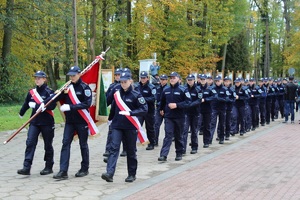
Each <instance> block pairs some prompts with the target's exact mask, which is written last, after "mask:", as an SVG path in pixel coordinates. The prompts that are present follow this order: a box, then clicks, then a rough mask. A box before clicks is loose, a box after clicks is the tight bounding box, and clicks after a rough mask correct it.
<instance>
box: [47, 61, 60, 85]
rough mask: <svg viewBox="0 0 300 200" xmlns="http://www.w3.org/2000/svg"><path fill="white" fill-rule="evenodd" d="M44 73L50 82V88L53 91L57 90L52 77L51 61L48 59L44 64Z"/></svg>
mask: <svg viewBox="0 0 300 200" xmlns="http://www.w3.org/2000/svg"><path fill="white" fill-rule="evenodd" d="M46 72H47V74H48V80H49V81H50V87H51V88H52V89H53V90H57V83H56V80H55V77H54V73H53V68H52V60H51V59H48V60H47V63H46Z"/></svg>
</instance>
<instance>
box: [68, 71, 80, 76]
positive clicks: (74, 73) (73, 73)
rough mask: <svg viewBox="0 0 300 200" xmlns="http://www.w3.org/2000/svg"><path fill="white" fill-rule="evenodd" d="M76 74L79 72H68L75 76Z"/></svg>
mask: <svg viewBox="0 0 300 200" xmlns="http://www.w3.org/2000/svg"><path fill="white" fill-rule="evenodd" d="M76 74H78V72H68V73H67V75H68V76H74V75H76Z"/></svg>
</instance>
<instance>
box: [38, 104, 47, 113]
mask: <svg viewBox="0 0 300 200" xmlns="http://www.w3.org/2000/svg"><path fill="white" fill-rule="evenodd" d="M45 110H46V107H45V104H44V103H41V105H40V107H39V108H38V109H37V110H36V112H40V111H41V112H44V111H45Z"/></svg>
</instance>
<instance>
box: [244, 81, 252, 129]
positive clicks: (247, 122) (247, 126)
mask: <svg viewBox="0 0 300 200" xmlns="http://www.w3.org/2000/svg"><path fill="white" fill-rule="evenodd" d="M243 86H244V87H245V88H246V89H247V91H248V95H249V96H250V95H251V90H250V88H249V80H248V79H247V78H246V79H245V80H244V84H243ZM245 114H246V117H245V130H246V132H249V131H250V130H251V126H252V116H251V108H250V105H249V99H246V100H245Z"/></svg>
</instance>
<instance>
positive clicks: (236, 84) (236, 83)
mask: <svg viewBox="0 0 300 200" xmlns="http://www.w3.org/2000/svg"><path fill="white" fill-rule="evenodd" d="M234 84H235V86H237V87H239V86H240V85H241V84H242V83H241V82H235V83H234Z"/></svg>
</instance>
